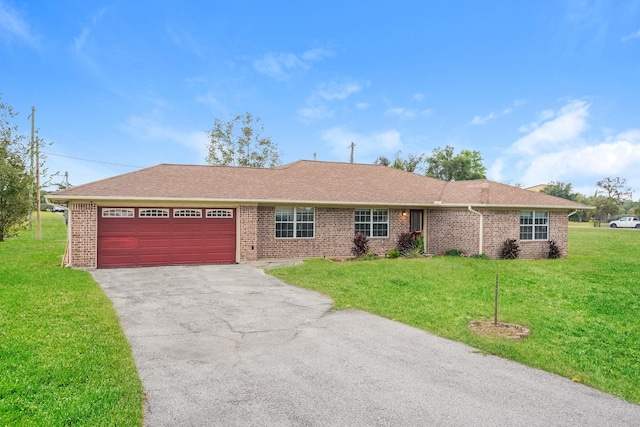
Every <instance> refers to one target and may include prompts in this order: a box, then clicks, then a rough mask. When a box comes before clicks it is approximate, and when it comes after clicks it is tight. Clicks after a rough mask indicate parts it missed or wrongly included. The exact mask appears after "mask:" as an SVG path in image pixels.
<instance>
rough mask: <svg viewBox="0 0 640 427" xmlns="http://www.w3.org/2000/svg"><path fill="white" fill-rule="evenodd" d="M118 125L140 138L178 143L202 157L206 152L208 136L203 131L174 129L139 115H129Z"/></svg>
mask: <svg viewBox="0 0 640 427" xmlns="http://www.w3.org/2000/svg"><path fill="white" fill-rule="evenodd" d="M119 127H120V128H121V129H122V130H123V131H125V132H127V133H128V134H130V135H132V136H133V137H134V138H137V139H140V140H146V141H155V142H168V143H178V144H180V145H183V146H185V147H187V148H189V149H192V150H194V151H196V152H197V153H198V154H199V155H200V157H201V158H203V159H204V157H205V156H206V154H207V144H208V137H207V134H206V133H205V132H199V131H193V130H184V129H176V128H174V127H171V126H165V125H162V124H160V123H158V122H157V121H155V120H153V119H149V118H146V117H141V116H130V117H129V118H127V121H126V122H125V123H124V124H122V125H120V126H119Z"/></svg>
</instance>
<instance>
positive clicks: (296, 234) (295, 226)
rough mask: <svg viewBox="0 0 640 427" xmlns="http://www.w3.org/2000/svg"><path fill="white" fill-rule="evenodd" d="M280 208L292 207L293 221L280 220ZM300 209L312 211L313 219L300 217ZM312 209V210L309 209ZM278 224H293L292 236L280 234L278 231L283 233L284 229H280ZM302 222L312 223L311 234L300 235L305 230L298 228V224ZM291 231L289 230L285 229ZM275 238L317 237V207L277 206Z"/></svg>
mask: <svg viewBox="0 0 640 427" xmlns="http://www.w3.org/2000/svg"><path fill="white" fill-rule="evenodd" d="M278 209H280V210H285V209H287V210H289V209H292V216H293V221H278ZM298 209H304V210H305V212H311V216H312V220H311V221H302V220H299V219H298ZM307 210H310V211H307ZM278 224H292V225H293V228H292V229H291V232H292V236H278V231H280V232H281V233H282V231H283V230H278V226H277V225H278ZM301 224H311V236H300V235H299V234H302V232H303V230H300V229H298V225H301ZM284 231H289V230H284ZM273 234H274V238H276V239H285V240H286V239H289V240H290V239H315V237H316V208H314V207H307V206H297V207H296V206H276V208H275V211H274V233H273Z"/></svg>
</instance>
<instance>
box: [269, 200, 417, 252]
mask: <svg viewBox="0 0 640 427" xmlns="http://www.w3.org/2000/svg"><path fill="white" fill-rule="evenodd" d="M407 212H408V210H407ZM354 215H355V214H354V209H344V208H316V209H315V226H314V235H315V237H314V238H309V239H297V238H296V239H276V238H275V207H274V206H260V207H258V258H320V257H327V258H331V257H342V256H350V255H351V247H352V245H353V243H352V240H353V236H354V233H355V218H354ZM405 231H409V216H408V215H407V216H406V217H403V216H402V211H401V210H397V209H389V237H387V238H370V239H369V248H370V251H371V252H373V253H375V254H377V255H379V256H384V254H385V253H386V252H387V251H388V250H389V249H392V248H394V247H395V245H396V238H397V235H398V234H399V233H401V232H405Z"/></svg>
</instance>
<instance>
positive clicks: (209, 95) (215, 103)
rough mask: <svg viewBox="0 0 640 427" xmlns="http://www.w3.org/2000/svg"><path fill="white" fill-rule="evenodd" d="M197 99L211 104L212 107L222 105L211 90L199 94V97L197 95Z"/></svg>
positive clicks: (202, 102)
mask: <svg viewBox="0 0 640 427" xmlns="http://www.w3.org/2000/svg"><path fill="white" fill-rule="evenodd" d="M196 101H198V102H199V103H201V104H206V105H209V106H210V107H219V106H220V101H218V99H217V98H216V97H215V95H214V94H213V92H211V91H209V92H207V93H205V94H203V95H199V96H198V97H196Z"/></svg>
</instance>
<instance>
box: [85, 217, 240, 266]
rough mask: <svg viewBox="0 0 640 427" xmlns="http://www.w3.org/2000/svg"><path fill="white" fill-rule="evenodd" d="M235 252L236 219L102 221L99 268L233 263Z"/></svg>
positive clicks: (184, 218)
mask: <svg viewBox="0 0 640 427" xmlns="http://www.w3.org/2000/svg"><path fill="white" fill-rule="evenodd" d="M136 215H137V209H136ZM235 252H236V223H235V218H233V217H232V218H207V217H201V218H197V217H194V218H191V217H178V218H171V217H162V218H149V217H143V218H138V217H128V218H113V217H108V218H102V217H101V216H99V219H98V267H120V266H122V267H129V266H157V265H175V264H215V263H233V262H235V261H236V255H235Z"/></svg>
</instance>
